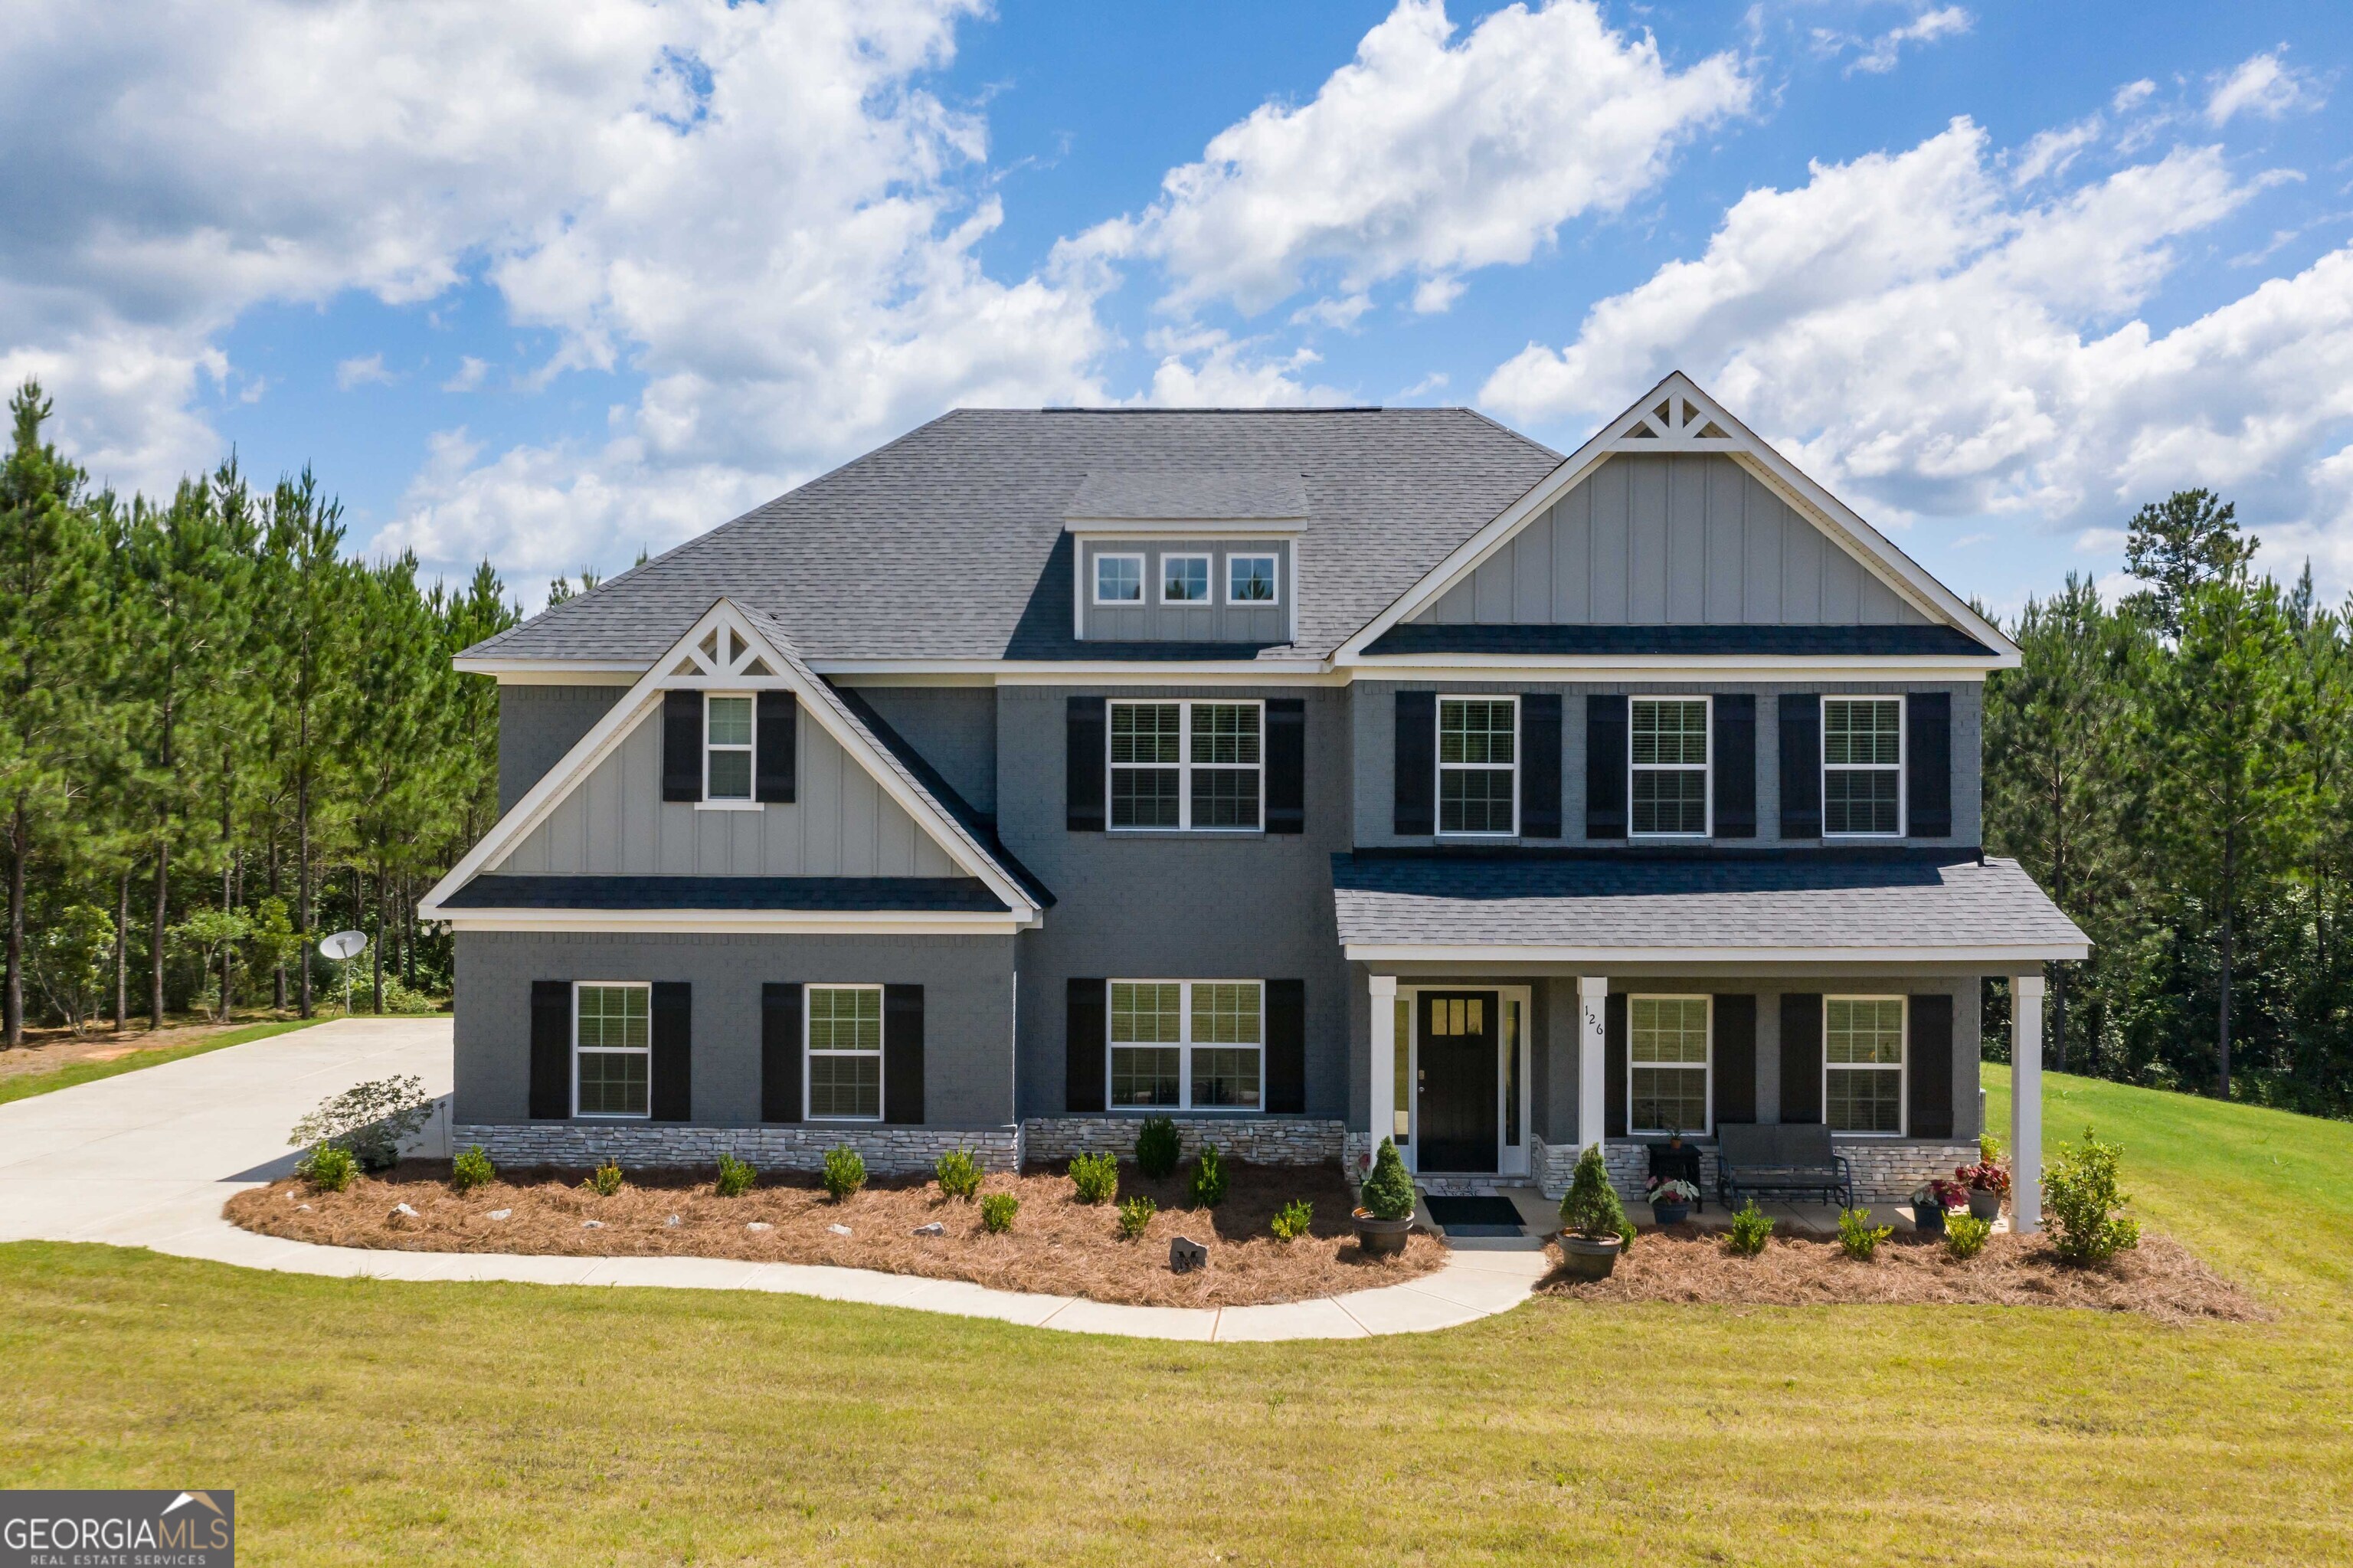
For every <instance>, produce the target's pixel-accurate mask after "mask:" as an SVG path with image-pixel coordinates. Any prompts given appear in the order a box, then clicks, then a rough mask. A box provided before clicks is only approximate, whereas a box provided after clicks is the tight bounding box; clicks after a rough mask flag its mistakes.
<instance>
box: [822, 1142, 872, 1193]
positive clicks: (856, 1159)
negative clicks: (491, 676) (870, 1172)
mask: <svg viewBox="0 0 2353 1568" xmlns="http://www.w3.org/2000/svg"><path fill="white" fill-rule="evenodd" d="M865 1185H866V1161H865V1160H863V1159H861V1158H860V1156H859V1153H858V1150H854V1149H852V1148H850V1147H849V1145H848V1144H846V1143H837V1144H835V1145H834V1146H833V1147H832V1148H831V1149H828V1150H826V1151H825V1192H826V1196H827V1197H828V1198H831V1199H832V1200H833V1201H834V1202H837V1203H839V1202H841V1201H842V1200H843V1199H844V1198H847V1197H849V1195H850V1194H851V1193H852V1192H857V1191H858V1190H859V1189H860V1187H863V1186H865Z"/></svg>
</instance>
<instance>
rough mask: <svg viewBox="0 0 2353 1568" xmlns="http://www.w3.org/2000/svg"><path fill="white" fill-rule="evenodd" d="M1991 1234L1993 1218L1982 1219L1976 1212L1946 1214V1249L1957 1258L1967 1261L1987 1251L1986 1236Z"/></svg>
mask: <svg viewBox="0 0 2353 1568" xmlns="http://www.w3.org/2000/svg"><path fill="white" fill-rule="evenodd" d="M1991 1234H1993V1222H1992V1221H1991V1220H1980V1219H1978V1217H1977V1216H1976V1215H1974V1214H1947V1215H1946V1216H1945V1250H1946V1251H1947V1252H1948V1253H1950V1254H1951V1255H1953V1256H1955V1257H1957V1258H1960V1259H1963V1260H1964V1261H1966V1260H1967V1259H1969V1258H1972V1257H1975V1256H1977V1255H1978V1254H1979V1253H1981V1252H1983V1251H1985V1244H1986V1237H1988V1236H1989V1235H1991Z"/></svg>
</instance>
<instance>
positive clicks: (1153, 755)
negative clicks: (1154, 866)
mask: <svg viewBox="0 0 2353 1568" xmlns="http://www.w3.org/2000/svg"><path fill="white" fill-rule="evenodd" d="M1265 718H1266V710H1265V705H1263V704H1261V703H1254V702H1252V703H1208V702H1176V703H1113V704H1112V705H1111V726H1110V728H1111V825H1112V826H1113V828H1179V829H1198V830H1203V831H1208V830H1225V831H1229V832H1257V831H1258V830H1259V828H1260V826H1261V823H1262V822H1263V821H1264V820H1265V812H1264V810H1263V799H1264V793H1265V789H1264V779H1263V770H1262V768H1261V749H1262V748H1261V739H1262V735H1263V728H1264V725H1265Z"/></svg>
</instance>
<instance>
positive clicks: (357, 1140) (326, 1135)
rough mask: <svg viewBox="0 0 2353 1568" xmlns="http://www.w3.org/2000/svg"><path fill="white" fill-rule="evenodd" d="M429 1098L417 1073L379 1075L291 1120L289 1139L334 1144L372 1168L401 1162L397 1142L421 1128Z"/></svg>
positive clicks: (426, 1117) (429, 1115)
mask: <svg viewBox="0 0 2353 1568" xmlns="http://www.w3.org/2000/svg"><path fill="white" fill-rule="evenodd" d="M432 1115H433V1101H432V1100H431V1099H429V1098H427V1096H426V1093H425V1080H424V1079H422V1078H417V1077H406V1078H378V1079H377V1080H375V1082H374V1083H368V1084H356V1085H353V1086H352V1087H350V1088H348V1089H345V1090H344V1091H343V1093H342V1094H340V1095H330V1096H329V1097H327V1098H325V1099H323V1100H321V1101H320V1102H319V1108H318V1109H316V1110H314V1111H312V1112H311V1114H310V1115H309V1116H306V1117H304V1118H302V1119H301V1121H298V1122H296V1123H295V1124H294V1130H293V1132H292V1133H291V1134H290V1135H289V1136H288V1138H287V1139H286V1141H287V1142H289V1143H294V1144H301V1143H310V1144H329V1143H332V1144H334V1145H335V1146H336V1147H337V1148H340V1149H343V1150H347V1151H348V1152H349V1153H350V1154H351V1155H352V1156H353V1158H355V1159H357V1160H359V1162H360V1164H361V1165H362V1166H363V1167H364V1168H365V1169H367V1170H370V1171H384V1170H388V1169H390V1168H391V1167H392V1166H393V1165H395V1164H396V1163H398V1162H399V1160H400V1145H401V1141H402V1140H403V1139H406V1138H408V1137H410V1136H411V1135H413V1134H414V1133H416V1132H417V1130H418V1129H419V1128H422V1127H424V1125H425V1124H426V1122H427V1121H428V1120H429V1119H431V1118H432Z"/></svg>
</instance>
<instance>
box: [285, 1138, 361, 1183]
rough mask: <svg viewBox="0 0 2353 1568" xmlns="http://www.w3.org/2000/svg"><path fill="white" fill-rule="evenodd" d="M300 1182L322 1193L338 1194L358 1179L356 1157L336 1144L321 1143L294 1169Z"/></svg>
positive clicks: (358, 1165) (358, 1163)
mask: <svg viewBox="0 0 2353 1568" xmlns="http://www.w3.org/2000/svg"><path fill="white" fill-rule="evenodd" d="M294 1169H295V1171H296V1172H297V1173H298V1174H299V1175H301V1178H302V1180H304V1181H308V1182H309V1183H311V1186H313V1187H315V1188H317V1189H318V1190H319V1191H320V1192H342V1191H343V1189H344V1188H346V1187H348V1186H350V1185H351V1184H352V1183H353V1181H357V1180H358V1179H359V1173H360V1162H359V1158H358V1156H356V1155H354V1154H353V1152H352V1151H351V1150H348V1149H345V1148H344V1147H343V1146H342V1145H341V1144H337V1143H322V1144H321V1145H320V1146H319V1147H318V1148H316V1149H314V1150H311V1153H310V1156H309V1158H307V1159H305V1160H303V1161H302V1162H301V1164H300V1165H297V1166H296V1167H294Z"/></svg>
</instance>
